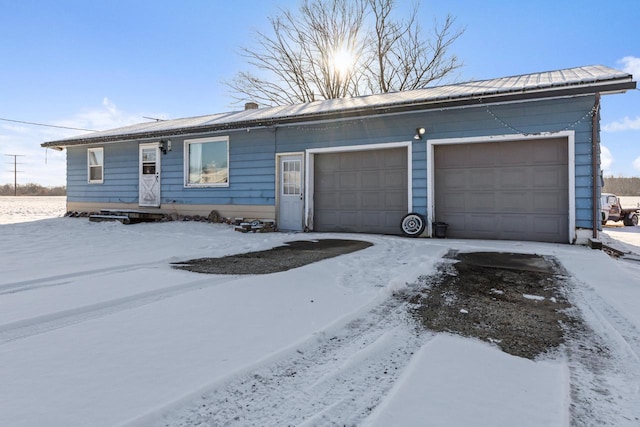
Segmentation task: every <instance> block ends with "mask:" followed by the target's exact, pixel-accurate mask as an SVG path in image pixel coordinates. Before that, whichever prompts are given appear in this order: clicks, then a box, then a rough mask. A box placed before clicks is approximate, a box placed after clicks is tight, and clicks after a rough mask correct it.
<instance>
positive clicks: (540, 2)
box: [0, 0, 640, 186]
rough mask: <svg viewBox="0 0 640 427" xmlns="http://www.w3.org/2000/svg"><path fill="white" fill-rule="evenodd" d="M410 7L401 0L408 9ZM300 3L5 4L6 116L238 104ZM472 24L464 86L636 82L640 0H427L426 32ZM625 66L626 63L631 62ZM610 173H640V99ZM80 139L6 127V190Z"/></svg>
mask: <svg viewBox="0 0 640 427" xmlns="http://www.w3.org/2000/svg"><path fill="white" fill-rule="evenodd" d="M410 3H411V1H410V0H398V4H399V6H400V7H401V9H407V6H408V5H410ZM297 5H298V1H297V0H274V1H268V0H239V1H225V0H209V1H205V0H185V1H163V0H153V1H152V0H126V1H125V0H109V1H87V0H57V1H47V0H38V1H37V0H19V1H18V0H0V118H3V119H12V120H21V121H28V122H37V123H46V124H53V125H61V126H70V127H77V128H84V129H96V130H102V129H110V128H115V127H120V126H124V125H127V124H131V123H138V122H144V121H145V119H143V116H149V117H160V118H167V119H171V118H179V117H189V116H197V115H204V114H212V113H218V112H224V111H230V110H234V109H237V107H234V106H233V105H232V104H233V100H232V99H231V97H230V96H229V93H228V90H227V88H226V86H224V85H223V84H222V81H224V80H230V79H231V78H233V76H234V75H235V74H236V73H237V72H238V71H239V70H241V69H246V66H245V64H244V63H243V61H242V59H241V58H240V57H239V56H238V55H237V51H238V48H239V47H240V46H252V43H253V40H254V38H253V31H254V30H267V29H268V21H267V16H271V15H274V14H275V13H276V12H277V10H278V7H284V8H291V7H296V6H297ZM447 13H451V14H452V15H453V16H454V17H456V20H457V24H458V25H459V26H460V27H463V28H465V29H466V30H465V33H464V35H463V36H462V37H461V38H460V39H459V40H458V41H457V42H456V43H455V44H454V46H453V48H452V52H453V53H455V54H456V55H457V56H458V57H459V58H460V59H461V60H462V61H463V62H464V64H465V65H464V67H463V68H462V69H461V70H460V72H459V75H458V76H457V80H458V81H468V80H478V79H489V78H495V77H503V76H509V75H516V74H526V73H533V72H539V71H549V70H556V69H561V68H569V67H576V66H583V65H593V64H602V65H607V66H610V67H614V68H617V69H621V70H623V69H624V70H626V71H628V72H632V73H633V74H634V78H635V79H636V80H638V79H640V2H638V0H620V1H616V2H604V1H595V0H581V1H578V0H564V1H558V0H537V1H531V0H523V1H509V0H503V1H498V0H483V1H480V0H457V1H456V0H448V1H446V0H422V1H421V8H420V16H419V17H420V19H421V20H422V22H423V24H424V26H425V28H430V27H431V23H432V21H433V19H434V18H438V19H443V18H444V17H445V16H446V14H447ZM625 58H626V59H625ZM601 124H602V126H603V132H602V145H603V147H604V149H603V150H604V156H603V158H604V159H605V172H606V173H607V174H613V175H615V176H640V91H637V90H636V91H630V92H627V93H626V94H619V95H608V96H605V97H603V107H602V122H601ZM78 134H79V132H78V131H69V130H61V129H55V128H45V127H38V126H32V125H26V124H20V123H12V122H7V121H0V155H2V156H1V159H0V184H5V183H13V163H12V162H13V157H9V156H4V155H5V154H20V155H23V157H18V162H19V163H20V164H19V165H18V170H19V171H21V172H19V173H18V182H19V183H22V184H25V183H28V182H36V183H40V184H42V185H46V186H51V185H64V184H65V153H66V152H62V153H60V152H56V151H52V150H45V149H43V148H41V147H40V143H42V142H45V141H50V140H55V139H60V138H64V137H68V136H72V135H78Z"/></svg>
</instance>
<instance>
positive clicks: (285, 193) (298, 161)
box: [278, 154, 304, 231]
mask: <svg viewBox="0 0 640 427" xmlns="http://www.w3.org/2000/svg"><path fill="white" fill-rule="evenodd" d="M302 166H303V163H302V154H294V155H285V156H280V161H279V172H280V173H279V181H280V182H279V190H278V191H279V194H278V196H279V197H278V228H279V229H280V230H292V231H302V229H303V209H304V181H303V179H302V177H303V171H302Z"/></svg>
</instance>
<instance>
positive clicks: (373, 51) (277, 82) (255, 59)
mask: <svg viewBox="0 0 640 427" xmlns="http://www.w3.org/2000/svg"><path fill="white" fill-rule="evenodd" d="M394 7H395V0H304V1H303V3H302V5H301V6H300V8H299V10H298V11H297V13H296V14H294V13H293V12H291V11H287V10H281V13H280V15H278V16H276V17H272V18H269V22H270V24H271V31H272V34H271V35H268V34H266V33H262V32H258V33H257V37H256V40H257V47H256V48H242V49H241V55H242V56H244V57H245V58H246V59H247V62H248V64H249V65H251V66H252V67H253V69H254V71H253V72H249V71H243V72H240V73H239V74H238V75H237V76H236V77H235V78H234V79H233V80H232V81H231V82H227V85H228V86H229V87H230V89H231V90H232V92H233V94H234V97H235V98H236V100H237V101H239V102H246V101H255V102H258V103H260V104H265V105H287V104H296V103H303V102H312V101H316V100H321V99H334V98H342V97H348V96H358V95H366V94H373V93H386V92H392V91H399V90H407V89H415V88H421V87H425V86H427V85H428V84H429V83H430V82H433V81H437V80H440V79H442V78H443V77H445V76H447V75H449V74H450V73H451V72H452V71H453V70H455V69H457V68H458V67H460V66H461V64H460V63H459V62H458V59H457V58H456V57H455V56H451V55H449V54H448V49H449V47H450V46H451V44H452V43H453V42H454V41H455V40H456V39H457V38H458V37H459V36H460V35H461V34H462V31H456V30H454V28H453V26H454V22H455V21H454V19H453V18H452V17H451V16H447V19H446V20H445V22H444V24H443V25H442V26H439V27H438V26H437V25H436V26H435V28H434V34H433V37H432V38H423V30H422V29H421V27H420V25H419V23H418V20H417V18H416V17H417V11H418V5H417V4H416V5H414V7H413V10H412V14H411V15H410V17H409V18H408V19H406V20H400V21H398V20H396V19H395V18H394V17H393V16H392V14H393V11H394Z"/></svg>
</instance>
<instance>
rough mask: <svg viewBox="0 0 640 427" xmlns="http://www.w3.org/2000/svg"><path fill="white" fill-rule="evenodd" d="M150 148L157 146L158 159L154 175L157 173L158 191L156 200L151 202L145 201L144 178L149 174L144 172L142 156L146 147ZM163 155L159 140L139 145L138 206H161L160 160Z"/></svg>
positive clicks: (156, 183)
mask: <svg viewBox="0 0 640 427" xmlns="http://www.w3.org/2000/svg"><path fill="white" fill-rule="evenodd" d="M149 148H155V152H156V161H155V163H156V164H155V173H154V174H153V175H155V186H156V187H157V192H156V193H155V195H156V197H155V200H153V201H150V202H146V203H145V202H144V195H145V194H144V185H143V179H144V176H145V175H147V174H144V173H143V172H144V170H143V166H144V165H143V163H144V162H143V158H142V153H143V150H145V149H149ZM161 157H162V153H161V151H160V143H159V142H152V143H147V144H140V145H139V146H138V165H139V170H138V206H145V207H160V200H161V196H160V189H161V180H160V178H161V176H160V164H161V162H160V160H161Z"/></svg>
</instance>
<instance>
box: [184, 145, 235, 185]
mask: <svg viewBox="0 0 640 427" xmlns="http://www.w3.org/2000/svg"><path fill="white" fill-rule="evenodd" d="M184 153H185V155H184V158H185V160H184V176H185V187H228V186H229V137H227V136H223V137H214V138H198V139H188V140H185V141H184Z"/></svg>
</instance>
